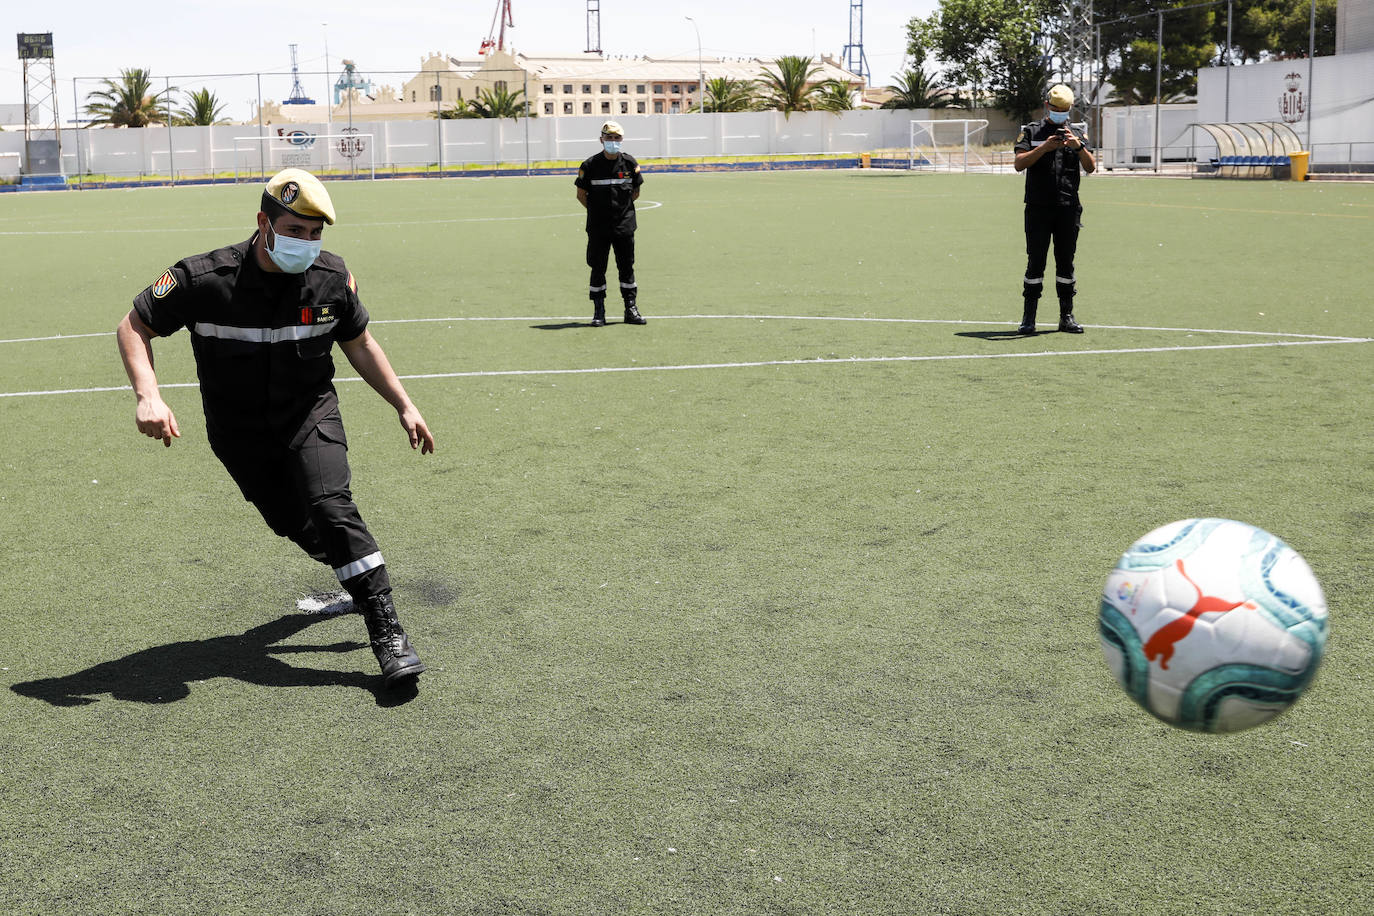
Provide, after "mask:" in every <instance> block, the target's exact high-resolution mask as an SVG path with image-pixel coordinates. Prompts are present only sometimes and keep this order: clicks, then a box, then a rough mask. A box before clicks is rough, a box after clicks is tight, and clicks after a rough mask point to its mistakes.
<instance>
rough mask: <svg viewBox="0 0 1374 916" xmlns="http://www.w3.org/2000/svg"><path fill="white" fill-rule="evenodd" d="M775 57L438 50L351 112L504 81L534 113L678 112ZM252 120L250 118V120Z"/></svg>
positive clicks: (440, 105) (829, 71)
mask: <svg viewBox="0 0 1374 916" xmlns="http://www.w3.org/2000/svg"><path fill="white" fill-rule="evenodd" d="M818 65H819V67H820V70H819V71H818V72H817V73H816V75H815V76H814V77H812V80H813V82H816V83H820V82H825V81H827V80H836V81H840V82H844V83H847V84H848V85H849V86H850V88H851V89H853V90H854V91H855V92H856V93H857V92H860V91H861V90H863V88H864V83H863V80H862V78H860V77H859V76H857V75H855V74H853V73H850V72H849V71H848V70H846V69H844V67H842V66H841V65H840V64H839V62H838V61H836V60H834V59H832V58H830V57H822V58H821V59H820V61H819V62H818ZM765 68H766V69H770V70H776V62H775V61H773V60H764V59H762V58H716V57H709V58H704V59H702V60H701V62H700V67H698V61H697V59H696V58H695V57H692V58H652V57H603V56H601V55H599V54H577V55H569V56H567V57H527V56H526V55H524V54H520V53H517V52H511V51H492V52H491V53H490V54H488V55H487V56H486V57H484V58H479V59H477V60H459V59H457V58H453V57H449V56H447V55H445V54H441V53H439V52H434V53H431V54H429V55H427V56H426V57H425V58H424V60H423V61H422V62H421V64H420V72H419V73H417V74H416V75H415V76H414V77H413V78H411V79H409V80H407V81H406V82H405V83H404V84H403V85H402V86H401V88H400V90H399V91H398V90H396V89H393V88H392V87H389V86H384V87H382V88H381V89H380V90H379V91H378V92H377V93H376V95H374V96H372V97H370V98H369V97H367V96H363V95H361V94H360V93H358V92H357V91H356V90H355V91H353V92H352V100H351V101H352V110H351V117H352V119H353V120H356V121H391V120H413V119H418V118H429V117H433V116H434V113H435V112H436V111H438V110H441V109H450V108H452V107H453V106H454V105H456V104H458V103H460V102H467V101H469V100H471V99H475V98H477V97H478V92H479V91H481V90H487V91H491V90H493V89H495V88H496V87H498V86H504V87H505V88H506V89H507V90H508V91H510V92H515V91H517V90H523V91H524V92H525V95H524V96H522V98H524V99H526V100H528V101H529V102H530V105H531V106H532V107H531V110H532V111H533V112H534V114H535V115H537V116H539V117H542V118H555V117H562V116H574V115H594V116H606V117H617V116H619V115H632V114H679V113H682V112H686V111H691V110H692V109H693V108H694V107H696V106H698V105H699V104H700V103H701V77H702V76H703V75H704V76H705V78H706V79H707V80H711V79H715V78H718V77H729V78H730V79H735V80H740V81H744V80H758V79H759V78H760V76H761V75H762V73H763V71H764V69H765ZM262 109H263V110H262V115H263V123H265V124H284V123H321V122H324V121H327V120H332V121H334V122H339V121H344V120H348V119H349V117H350V111H349V99H348V97H347V96H345V97H344V102H343V103H342V104H340V105H336V106H335V107H334V108H333V109H332V111H328V112H327V111H326V108H325V106H324V105H285V104H281V103H278V102H264V103H263V106H262ZM252 120H253V122H254V123H256V121H257V118H256V117H254V118H253V119H252Z"/></svg>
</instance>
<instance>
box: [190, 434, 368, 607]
mask: <svg viewBox="0 0 1374 916" xmlns="http://www.w3.org/2000/svg"><path fill="white" fill-rule="evenodd" d="M298 438H299V439H300V441H299V443H291V444H286V443H280V442H275V441H273V440H272V439H271V438H270V437H267V436H262V437H252V438H249V437H244V436H241V435H240V436H230V435H226V434H223V433H221V434H218V435H217V434H216V433H215V432H213V431H212V432H211V433H210V436H209V439H210V448H211V449H212V450H213V451H214V453H215V456H216V457H217V458H219V460H220V462H221V463H222V464H223V465H224V467H225V469H226V470H227V471H228V472H229V476H230V477H232V478H233V479H234V483H236V484H238V487H239V490H240V491H242V492H243V498H244V499H246V500H248V501H249V502H250V503H252V504H253V505H254V506H255V507H257V510H258V511H259V512H260V513H262V517H263V520H264V521H266V522H267V526H268V527H269V528H271V529H272V531H273V532H275V533H276V534H278V535H280V536H281V537H284V538H290V539H291V540H292V541H295V542H296V544H297V545H299V546H300V548H301V549H302V550H304V551H305V552H306V553H307V554H309V555H310V556H311V557H313V558H314V559H316V560H319V561H320V562H321V563H324V564H326V565H328V566H330V567H332V568H333V570H334V574H335V576H337V577H338V580H339V582H340V584H342V585H343V587H344V588H345V589H346V590H347V591H348V593H349V594H350V595H351V596H352V597H353V600H354V603H355V604H361V602H362V601H364V600H366V599H367V598H370V597H372V596H374V595H385V594H389V593H390V592H391V582H390V579H389V577H388V576H387V572H386V565H385V562H384V561H383V559H382V554H381V551H380V550H379V549H378V547H377V542H376V541H375V540H374V539H373V537H372V534H371V532H369V531H368V530H367V525H366V523H364V522H363V519H362V515H361V514H360V513H359V512H358V507H357V505H356V504H354V502H353V492H352V490H351V489H349V488H350V485H351V484H352V474H351V472H350V471H349V467H348V441H347V438H346V437H345V435H344V428H343V418H342V417H340V416H339V412H338V408H337V407H335V409H334V410H333V411H332V412H331V413H328V414H326V415H325V416H324V417H323V418H322V419H321V420H320V421H319V422H318V423H317V424H315V426H314V427H313V428H312V429H311V430H309V431H308V432H307V433H306V434H305V435H304V436H303V437H298Z"/></svg>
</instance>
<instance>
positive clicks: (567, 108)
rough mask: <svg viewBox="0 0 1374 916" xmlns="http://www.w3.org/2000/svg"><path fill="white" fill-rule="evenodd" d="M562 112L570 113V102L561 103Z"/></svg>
mask: <svg viewBox="0 0 1374 916" xmlns="http://www.w3.org/2000/svg"><path fill="white" fill-rule="evenodd" d="M563 113H564V114H572V102H564V103H563Z"/></svg>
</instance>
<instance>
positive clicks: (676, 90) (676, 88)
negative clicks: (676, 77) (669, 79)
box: [673, 83, 682, 95]
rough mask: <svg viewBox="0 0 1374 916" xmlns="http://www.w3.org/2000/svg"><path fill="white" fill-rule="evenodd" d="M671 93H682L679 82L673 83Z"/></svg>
mask: <svg viewBox="0 0 1374 916" xmlns="http://www.w3.org/2000/svg"><path fill="white" fill-rule="evenodd" d="M673 95H682V84H681V83H673Z"/></svg>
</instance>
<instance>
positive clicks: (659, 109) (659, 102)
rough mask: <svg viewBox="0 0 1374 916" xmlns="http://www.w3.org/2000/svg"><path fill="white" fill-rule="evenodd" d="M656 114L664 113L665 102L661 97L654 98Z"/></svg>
mask: <svg viewBox="0 0 1374 916" xmlns="http://www.w3.org/2000/svg"><path fill="white" fill-rule="evenodd" d="M654 114H663V102H662V100H660V99H655V100H654Z"/></svg>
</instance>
